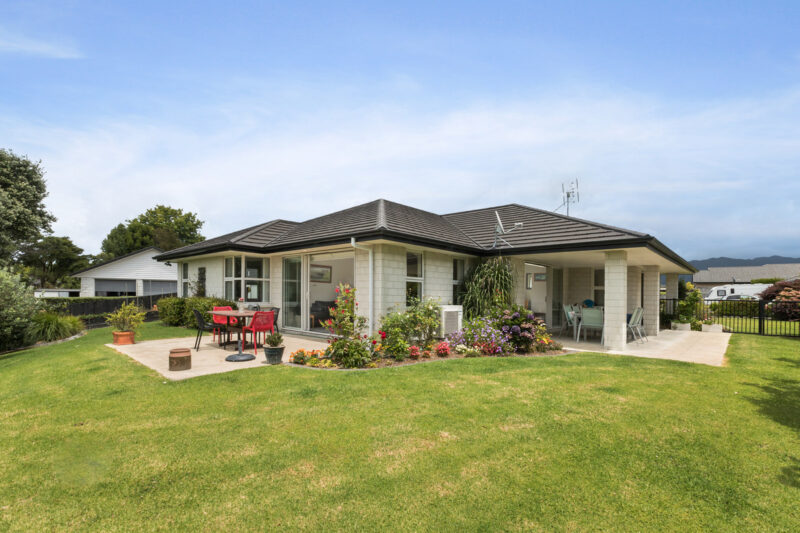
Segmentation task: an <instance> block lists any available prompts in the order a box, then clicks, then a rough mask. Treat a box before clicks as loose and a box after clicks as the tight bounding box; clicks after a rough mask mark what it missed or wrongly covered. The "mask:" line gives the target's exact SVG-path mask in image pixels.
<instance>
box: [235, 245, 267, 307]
mask: <svg viewBox="0 0 800 533" xmlns="http://www.w3.org/2000/svg"><path fill="white" fill-rule="evenodd" d="M242 267H244V277H242V271H243V269H242ZM224 282H225V299H226V300H234V301H238V300H239V298H241V297H242V289H244V301H245V302H268V301H269V258H266V259H265V258H261V257H242V256H239V257H226V258H225V272H224Z"/></svg>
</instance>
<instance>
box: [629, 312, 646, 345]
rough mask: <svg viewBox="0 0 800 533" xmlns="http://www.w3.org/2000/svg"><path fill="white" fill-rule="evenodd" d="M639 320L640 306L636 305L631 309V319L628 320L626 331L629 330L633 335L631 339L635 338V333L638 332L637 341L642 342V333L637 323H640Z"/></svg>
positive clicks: (640, 316) (640, 317) (640, 314)
mask: <svg viewBox="0 0 800 533" xmlns="http://www.w3.org/2000/svg"><path fill="white" fill-rule="evenodd" d="M641 320H642V308H641V307H637V308H635V309H634V310H633V313H631V319H630V320H628V332H630V334H631V336H632V337H633V340H637V339H636V334H637V333H638V334H639V339H638V340H639V342H644V341H643V340H642V333H641V331H639V324H640V323H641Z"/></svg>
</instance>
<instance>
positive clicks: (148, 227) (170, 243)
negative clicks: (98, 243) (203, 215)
mask: <svg viewBox="0 0 800 533" xmlns="http://www.w3.org/2000/svg"><path fill="white" fill-rule="evenodd" d="M202 226H203V221H202V220H200V219H199V218H197V215H196V214H195V213H191V212H186V213H184V212H183V210H182V209H174V208H172V207H168V206H164V205H157V206H155V207H153V208H152V209H148V210H147V211H145V212H144V213H142V214H141V215H139V216H138V217H136V218H134V219H132V220H127V221H126V222H125V224H118V225H117V226H115V227H114V228H113V229H112V230H111V231H110V232H109V233H108V236H106V238H105V239H104V240H103V244H102V250H103V254H105V255H106V256H111V257H119V256H121V255H125V254H129V253H131V252H134V251H136V250H139V249H141V248H144V247H146V246H156V247H158V248H161V249H162V250H172V249H174V248H178V247H180V246H185V245H187V244H194V243H196V242H200V241H203V240H205V237H203V236H202V235H201V234H200V228H201V227H202Z"/></svg>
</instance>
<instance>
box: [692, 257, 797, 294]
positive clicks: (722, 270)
mask: <svg viewBox="0 0 800 533" xmlns="http://www.w3.org/2000/svg"><path fill="white" fill-rule="evenodd" d="M798 276H800V263H785V264H775V265H761V266H740V267H709V268H708V269H706V270H700V271H698V272H696V273H695V274H694V275H693V276H692V284H694V286H695V287H697V288H698V289H700V290H702V291H704V292H706V291H707V290H708V289H711V288H712V287H716V286H718V285H732V284H737V283H750V282H751V281H752V280H754V279H770V278H780V279H796V278H797V277H798Z"/></svg>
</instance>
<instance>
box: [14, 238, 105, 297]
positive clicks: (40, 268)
mask: <svg viewBox="0 0 800 533" xmlns="http://www.w3.org/2000/svg"><path fill="white" fill-rule="evenodd" d="M19 263H20V264H22V265H23V266H25V267H28V273H27V275H28V277H29V279H31V281H33V284H34V285H36V286H39V287H67V288H72V287H77V286H79V284H80V281H78V279H76V278H73V277H70V274H71V273H72V272H75V271H76V270H80V269H82V268H86V267H87V266H89V261H88V258H87V257H86V256H84V255H83V249H81V248H79V247H78V246H76V245H75V244H74V243H73V242H72V240H70V238H69V237H45V238H43V239H41V240H39V241H37V242H35V243H33V244H29V245H26V246H24V247H23V248H22V250H21V254H20V257H19Z"/></svg>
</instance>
